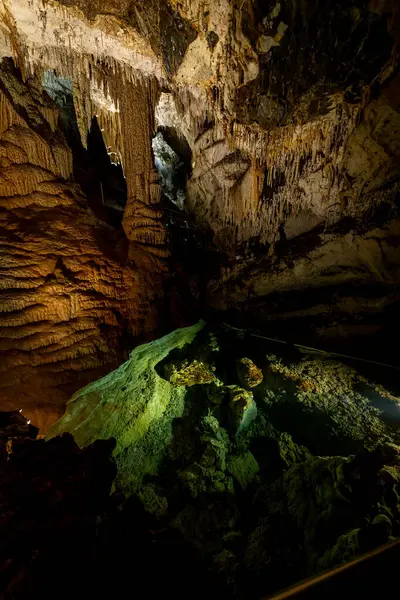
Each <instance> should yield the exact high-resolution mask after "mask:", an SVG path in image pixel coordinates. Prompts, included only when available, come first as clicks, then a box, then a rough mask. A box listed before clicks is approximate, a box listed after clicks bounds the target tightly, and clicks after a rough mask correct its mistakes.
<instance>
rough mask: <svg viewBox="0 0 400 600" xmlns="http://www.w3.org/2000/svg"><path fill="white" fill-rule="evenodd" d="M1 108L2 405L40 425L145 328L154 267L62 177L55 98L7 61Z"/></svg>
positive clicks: (150, 321) (64, 152) (151, 310)
mask: <svg viewBox="0 0 400 600" xmlns="http://www.w3.org/2000/svg"><path fill="white" fill-rule="evenodd" d="M0 110H1V129H0V152H1V165H0V202H1V216H0V219H1V234H0V235H1V243H0V252H1V264H0V269H1V316H0V328H1V333H0V338H1V339H0V349H1V353H2V361H1V384H0V397H1V406H2V407H3V408H8V409H20V408H23V409H24V414H25V415H26V416H27V417H28V418H31V419H32V420H33V421H34V422H35V423H36V424H37V425H38V426H40V427H42V428H46V427H47V426H48V424H49V423H51V422H52V421H54V420H55V419H56V418H57V417H58V416H59V415H60V413H61V412H62V410H63V406H64V404H65V402H66V400H67V399H68V398H69V396H70V395H71V393H72V392H73V391H74V390H75V389H77V387H80V386H82V385H84V384H85V383H87V382H88V381H91V380H93V379H95V378H96V377H98V376H99V375H100V374H101V373H104V371H105V370H110V369H112V368H115V367H116V366H117V365H118V364H119V363H120V362H121V360H123V358H124V356H125V357H126V351H127V348H126V340H127V339H129V336H132V337H135V336H138V335H141V334H143V333H144V332H151V331H152V330H153V329H154V328H155V326H156V322H157V321H156V319H157V315H156V312H155V304H154V302H155V301H156V296H157V294H158V295H161V292H162V290H161V288H160V287H157V286H158V283H157V277H158V273H157V271H158V272H160V270H161V271H162V269H163V266H162V264H161V262H160V259H159V258H158V257H157V261H158V265H159V269H157V268H156V265H155V261H154V260H151V263H150V264H151V268H150V267H149V266H144V264H143V261H142V262H140V260H139V258H140V257H141V256H142V255H144V254H145V253H144V252H143V251H141V252H140V253H139V251H135V252H133V254H134V258H132V247H133V245H140V244H141V243H142V242H141V241H138V238H139V235H138V236H136V239H135V241H134V242H132V243H131V245H129V244H127V243H126V242H125V241H124V239H123V238H122V237H121V236H120V235H119V234H118V232H116V231H115V230H114V229H113V228H112V227H110V226H108V225H107V224H106V223H104V222H102V221H100V220H99V219H98V218H96V217H95V215H94V214H93V212H92V211H91V210H90V209H89V207H88V205H87V200H86V198H85V197H84V195H83V194H82V191H81V190H80V188H79V186H78V185H76V184H75V183H73V181H72V177H71V176H72V153H71V149H70V148H69V147H68V146H67V143H66V141H65V138H64V136H63V135H62V133H61V131H60V129H59V128H58V124H59V121H58V116H59V111H58V109H57V107H55V106H54V105H53V104H52V103H51V101H50V99H49V98H48V96H47V95H46V94H44V93H43V91H42V90H41V86H40V85H39V83H38V81H37V80H36V79H35V78H33V77H31V78H30V79H29V80H28V81H26V82H25V83H24V82H23V81H22V80H21V79H20V77H19V74H18V72H17V71H16V69H15V68H14V67H13V65H12V64H11V62H9V61H3V63H2V69H1V74H0ZM131 218H132V217H131V216H130V217H127V218H126V222H128V221H129V219H131ZM135 218H137V220H139V217H135ZM130 227H131V228H132V226H131V225H130ZM149 235H150V234H149ZM130 238H132V235H130ZM149 247H150V248H152V246H151V242H150V243H149ZM136 257H138V258H137V261H136V262H134V260H136ZM127 336H128V337H127ZM124 345H125V347H124Z"/></svg>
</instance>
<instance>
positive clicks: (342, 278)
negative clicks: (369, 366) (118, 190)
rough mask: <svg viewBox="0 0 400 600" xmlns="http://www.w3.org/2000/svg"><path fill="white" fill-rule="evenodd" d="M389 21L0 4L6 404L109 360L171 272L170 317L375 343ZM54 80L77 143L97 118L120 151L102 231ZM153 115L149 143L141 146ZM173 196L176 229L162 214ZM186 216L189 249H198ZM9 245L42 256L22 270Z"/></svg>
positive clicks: (388, 170) (63, 386)
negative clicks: (116, 201) (122, 193)
mask: <svg viewBox="0 0 400 600" xmlns="http://www.w3.org/2000/svg"><path fill="white" fill-rule="evenodd" d="M399 18H400V17H399V10H398V7H397V3H396V2H394V1H393V0H373V1H372V0H371V2H368V1H367V0H357V1H355V2H353V3H352V4H351V5H349V4H348V3H347V2H339V3H337V2H333V1H329V2H324V3H323V5H322V3H321V2H319V0H307V1H306V2H303V3H298V2H296V1H295V0H285V1H284V2H274V1H272V0H271V1H270V2H259V1H258V0H245V1H243V0H215V1H213V2H200V1H198V0H195V1H192V0H191V1H185V0H168V1H164V0H149V1H148V2H146V3H138V2H134V1H128V0H118V1H117V2H115V1H113V2H111V1H108V0H107V1H106V2H96V1H93V0H59V1H56V0H51V1H50V0H46V1H42V0H32V1H30V2H28V3H27V2H25V1H23V0H2V1H1V4H0V57H1V58H3V61H2V63H1V68H0V71H1V74H0V80H1V93H2V100H1V102H2V104H1V107H2V141H1V143H2V156H4V158H3V159H2V167H1V169H2V171H1V190H0V193H1V195H2V198H3V200H2V202H3V213H2V214H3V219H5V221H4V223H5V224H4V228H5V235H4V240H5V242H4V244H5V245H4V252H5V253H6V254H7V257H6V259H5V260H6V261H11V263H12V269H14V271H13V270H12V269H11V267H10V266H9V265H8V266H6V269H7V277H5V278H4V282H5V283H3V284H2V286H3V289H4V290H5V292H4V294H5V300H4V303H3V306H4V309H3V314H6V315H7V319H5V317H2V318H3V321H4V325H3V324H2V325H1V332H0V340H1V347H2V348H4V352H5V361H4V363H3V364H4V372H6V373H7V376H5V377H4V383H3V384H2V385H3V389H6V390H7V391H6V392H4V394H3V398H4V401H3V402H5V401H7V402H11V401H12V402H13V404H12V406H14V400H12V398H11V393H10V390H11V389H14V390H16V389H18V392H17V396H18V398H19V400H18V402H19V404H18V406H17V407H15V408H20V407H21V406H22V404H21V401H22V400H23V399H24V398H25V400H24V402H25V404H26V405H27V406H28V404H29V403H30V400H29V398H31V399H32V401H33V398H36V399H37V397H38V396H40V403H41V404H42V405H43V404H50V403H51V404H53V405H54V406H55V405H58V406H61V405H62V404H63V402H64V401H65V400H66V398H67V397H68V396H69V394H70V393H71V392H73V391H74V390H75V389H76V388H78V387H79V386H80V385H81V384H82V383H86V382H87V381H89V380H90V379H94V378H95V377H96V376H97V375H98V374H99V373H100V371H104V370H109V369H110V368H111V367H114V366H116V364H117V363H118V362H120V360H121V358H122V356H123V355H124V352H126V351H127V349H128V348H127V346H131V344H130V343H126V341H125V340H122V339H121V335H122V332H123V331H126V332H128V334H129V336H136V335H140V334H143V333H149V332H151V331H153V330H154V329H155V328H156V313H158V315H159V316H160V318H161V320H162V321H163V323H164V325H165V329H167V328H168V326H169V321H168V309H167V308H166V307H165V306H164V312H163V311H161V310H160V307H159V304H158V299H160V298H161V296H162V293H163V290H162V287H163V282H164V280H165V278H167V277H168V276H172V281H173V283H172V284H171V285H170V290H172V291H170V292H169V296H168V297H169V305H170V306H169V308H170V310H171V312H172V313H174V322H177V321H179V320H180V321H181V322H184V321H185V314H184V313H185V310H187V306H188V305H192V304H194V303H195V304H196V309H198V308H199V307H200V311H201V312H204V311H205V310H209V311H211V312H216V311H217V312H218V313H219V312H223V313H224V315H225V316H226V315H227V314H228V315H229V317H230V318H238V319H240V320H241V321H246V323H247V324H248V323H251V324H254V323H256V324H257V325H259V326H260V325H262V326H263V327H268V329H269V331H270V333H271V335H275V336H278V337H279V336H280V335H282V336H285V337H292V338H293V339H295V340H301V341H302V340H306V341H308V342H313V343H315V344H318V343H322V344H325V345H327V344H329V343H332V344H334V343H335V344H337V345H338V346H339V347H341V346H343V343H344V341H346V345H347V344H350V343H352V340H353V339H354V340H359V339H361V340H362V341H361V346H362V344H363V340H364V339H366V336H372V335H374V336H375V338H374V339H375V343H374V344H372V343H371V345H370V346H371V350H370V351H371V353H372V354H374V355H375V358H376V348H378V347H386V348H388V347H389V344H390V341H391V340H393V339H394V337H395V335H397V333H398V332H397V330H396V331H394V328H393V327H390V328H388V327H387V326H386V325H385V323H386V322H387V321H391V320H392V319H393V318H394V315H396V314H397V311H398V305H399V292H398V285H399V276H398V272H399V269H398V266H399V262H400V257H399V252H398V236H399V217H398V199H399V178H400V167H399V160H400V154H399V143H398V138H399V133H400V111H399V107H400V104H399V98H400V93H399V90H400V79H399V75H398V64H399V41H400V38H399V30H400V28H399ZM11 60H13V61H14V63H15V65H16V66H15V67H11V65H10V61H11ZM52 78H53V83H50V84H49V81H50V82H51V81H52ZM57 78H58V79H57ZM55 79H56V80H58V81H60V80H61V79H62V80H63V81H66V82H69V83H68V85H70V89H71V94H72V100H71V109H70V115H72V113H74V115H73V118H74V119H76V130H77V131H79V133H80V140H79V144H80V145H81V146H82V148H80V150H79V152H81V153H82V152H84V147H85V146H86V145H87V137H88V132H90V131H91V126H92V120H93V118H94V117H96V119H97V123H98V126H99V128H100V131H101V132H102V135H103V138H104V143H105V146H106V149H107V152H108V153H109V155H110V156H111V157H112V158H113V161H114V162H116V163H118V164H119V165H122V168H123V172H124V176H125V187H126V190H127V191H126V203H125V205H124V206H123V207H120V208H119V210H120V216H119V222H120V223H121V227H120V228H118V227H117V228H116V229H114V230H113V231H111V230H110V229H109V228H107V227H106V226H105V224H104V223H102V222H99V214H98V213H96V214H97V217H98V218H97V220H96V219H95V218H94V216H93V214H92V213H91V211H90V210H89V209H88V205H89V206H90V208H91V209H93V206H92V205H91V202H92V200H90V198H89V196H90V195H91V194H92V195H95V194H94V192H93V190H91V189H90V186H87V187H89V189H85V190H84V192H85V194H86V196H87V197H88V200H87V201H85V198H84V195H85V194H83V195H82V190H80V189H79V188H78V187H77V186H76V185H74V182H73V179H74V180H75V183H79V181H78V176H77V169H76V167H77V165H78V162H79V161H78V159H77V150H76V148H75V149H74V148H72V146H71V143H70V140H68V143H66V141H65V139H63V133H65V135H66V131H65V129H66V127H65V118H64V126H63V128H62V127H61V126H60V124H59V121H58V111H57V110H56V108H55V106H54V104H52V103H51V102H50V101H49V99H48V98H47V97H46V98H45V97H43V94H42V90H41V89H40V88H41V85H40V84H41V83H42V84H43V85H44V87H45V88H46V89H47V90H48V91H49V92H50V93H51V86H52V85H54V80H55ZM46 81H47V84H46ZM49 86H50V87H49ZM51 95H52V94H51ZM52 96H53V95H52ZM61 112H62V111H61ZM64 116H65V115H64ZM71 119H72V116H71ZM67 121H68V115H67ZM3 122H4V127H3ZM10 128H11V130H12V131H10ZM17 130H18V134H17V133H16V131H17ZM156 131H158V135H159V136H160V135H161V136H163V140H164V141H161V142H160V141H159V142H158V144H155V146H154V149H152V137H153V136H154V135H155V133H156ZM20 134H21V135H20ZM15 137H17V139H15ZM66 137H68V136H66ZM11 138H12V139H11ZM28 138H29V142H28V141H27V140H28ZM158 139H159V138H158ZM164 142H165V143H168V144H169V146H170V147H171V149H172V150H173V151H174V152H175V156H177V157H178V158H177V160H176V161H175V164H174V167H173V168H174V169H177V165H178V162H179V160H180V161H181V163H180V164H181V165H183V170H181V171H179V172H180V173H182V172H183V171H184V170H186V173H185V176H184V177H182V181H181V182H180V185H179V186H177V192H176V194H177V198H176V203H175V204H176V206H174V205H173V204H172V205H171V206H172V208H171V206H170V207H169V209H168V210H170V209H171V210H172V212H168V211H167V212H166V213H165V214H163V211H162V208H161V206H162V203H160V201H164V200H165V197H163V194H162V189H161V187H160V185H159V183H160V181H159V175H158V173H157V170H156V168H155V167H156V165H157V164H158V163H157V160H154V155H153V154H154V153H157V152H158V153H162V152H163V150H162V148H163V143H164ZM10 144H12V146H10ZM79 144H78V145H79ZM68 146H69V147H68ZM22 151H23V152H24V153H25V154H24V158H22V155H21V152H22ZM25 155H27V158H25ZM171 156H172V154H170V157H171ZM156 159H157V157H156ZM166 160H171V158H169V159H168V152H167V153H166ZM174 160H175V158H174ZM72 163H73V164H72ZM163 164H164V168H165V163H163ZM73 166H74V169H73V168H72V167H73ZM78 166H79V165H78ZM171 168H172V167H171ZM38 169H40V173H41V175H40V177H39V174H38V172H39V171H38ZM21 171H23V172H24V174H25V176H22V175H21ZM28 173H29V184H28V183H27V176H28ZM72 174H73V176H74V177H72ZM163 177H164V180H165V177H166V175H165V172H164V173H161V182H162V180H163ZM166 179H168V177H167V178H166ZM168 181H169V184H170V181H171V180H168ZM34 182H37V183H34ZM43 186H45V187H43ZM60 186H61V187H60ZM81 187H82V189H83V188H84V186H82V185H81ZM45 188H46V189H45ZM61 188H62V192H61V191H60V190H61ZM178 188H179V189H178ZM56 190H57V191H56ZM101 190H102V188H101ZM183 190H184V191H183ZM178 192H179V194H178ZM44 194H46V196H45V197H46V200H45V199H44ZM97 195H98V196H99V198H98V199H99V201H100V202H101V198H100V192H97ZM173 195H174V191H173V188H172V189H171V187H169V189H168V194H166V196H168V198H169V199H171V198H172V199H173ZM22 197H23V199H21V198H22ZM89 200H90V201H89ZM85 202H86V204H85ZM15 203H18V206H16V204H15ZM20 203H22V204H20ZM67 206H68V208H67ZM177 207H178V208H177ZM102 210H104V209H102ZM24 211H25V214H24ZM27 211H28V212H27ZM43 211H45V214H42V213H43ZM49 211H50V212H49ZM173 211H176V213H177V216H174V217H173V218H174V219H175V222H176V221H178V223H179V224H180V225H179V227H178V230H179V236H180V238H182V240H181V243H180V244H176V243H175V242H174V235H175V234H174V232H176V229H174V228H173V227H172V226H171V229H170V231H171V234H170V235H169V236H167V233H166V230H165V228H164V224H165V223H167V224H169V225H172V220H173V218H172V217H170V216H169V215H171V214H172V213H173ZM176 213H174V215H175V214H176ZM27 214H29V222H30V223H31V225H32V229H31V228H30V227H28V223H27V220H28V218H27V216H26V215H27ZM39 215H41V216H39ZM78 215H79V216H78ZM42 217H46V227H45V228H44V227H43V223H44V222H45V221H44V220H43V219H42ZM103 220H104V219H103ZM26 227H28V232H29V233H28V232H26V231H25V228H26ZM15 228H16V230H15ZM21 228H22V229H23V231H24V240H22V237H21ZM60 228H61V229H62V231H63V234H62V235H61V236H60V235H58V239H57V245H61V246H62V248H57V249H56V251H54V242H53V239H54V236H55V235H56V234H55V231H57V232H59V231H60V230H61V229H60ZM190 229H192V230H193V231H194V232H195V233H194V235H195V236H197V238H196V244H197V246H198V245H200V246H201V245H202V243H204V246H206V251H205V252H204V251H203V254H201V252H200V255H199V258H197V259H195V258H194V257H193V258H192V249H193V247H194V246H196V244H194V245H192V246H189V242H190V240H188V238H189V237H190V235H191V234H190ZM11 232H12V233H11ZM188 232H189V233H188ZM18 235H19V238H18V239H19V241H18V240H17V237H18ZM13 236H14V237H13ZM49 237H50V238H51V242H49V239H48V238H49ZM11 238H12V239H11ZM33 238H34V240H33ZM60 238H61V239H60ZM198 239H200V240H202V241H200V242H199V243H198ZM179 241H180V240H179ZM16 244H17V245H18V244H20V246H18V251H17V249H16V247H17V246H16ZM32 244H34V247H33V246H32ZM174 244H175V245H174ZM42 246H43V248H41V247H42ZM50 246H51V249H50ZM44 247H46V248H49V249H46V250H45V249H44ZM10 248H11V249H12V248H15V250H14V251H13V252H14V253H15V256H14V255H13V254H12V252H11V253H10ZM76 248H79V252H78V253H77V252H76ZM176 248H178V250H176ZM171 249H172V253H173V261H174V262H173V263H170V267H171V268H170V272H168V260H167V259H168V255H169V252H170V251H171ZM210 249H211V250H212V252H213V254H212V255H210V254H209V250H210ZM203 250H204V249H203ZM196 252H197V250H196ZM26 253H28V254H29V257H30V258H29V260H30V259H31V258H32V256H33V255H34V254H35V253H36V254H37V255H39V254H40V256H41V258H40V260H35V261H34V262H35V266H33V265H32V264H31V263H29V270H27V265H28V263H26V259H23V258H22V255H25V254H26ZM32 253H33V254H32ZM210 256H211V258H210ZM42 257H44V258H42ZM214 259H215V260H214ZM182 261H186V267H185V269H186V270H184V273H183V276H182V270H181V267H182V264H181V263H182ZM82 263H84V265H83V264H82ZM194 263H198V265H200V267H198V266H197V265H195V264H194ZM5 264H7V263H5ZM201 265H202V266H201ZM219 267H220V268H219ZM196 269H198V270H202V271H201V276H199V273H198V272H197V271H196ZM15 270H17V271H18V274H16V271H15ZM174 271H175V273H174ZM49 273H51V274H52V275H49ZM179 274H181V281H180V282H178V283H176V280H177V279H179ZM49 277H50V278H55V280H56V281H57V285H56V287H55V283H54V281H53V280H51V282H50V281H49ZM12 278H14V279H12ZM46 278H47V279H46ZM57 278H58V279H57ZM11 279H12V280H11ZM22 280H23V282H24V283H23V285H24V287H23V288H22V283H21V281H22ZM45 280H46V282H47V283H44V281H45ZM61 280H62V281H61ZM28 284H29V287H28ZM43 286H44V288H43ZM46 286H47V287H46ZM182 288H185V291H184V293H182V292H181V290H182ZM22 289H23V290H24V291H23V292H22ZM26 290H29V295H28V293H27V292H26ZM47 290H49V291H47ZM46 294H48V297H47V296H46ZM55 298H57V302H56V300H55ZM183 298H184V299H183ZM27 303H28V304H29V307H30V308H29V309H28V308H27V306H28V304H27ZM185 305H186V306H185ZM15 307H16V308H15ZM21 307H22V308H21ZM10 311H12V313H11V312H10ZM16 311H22V312H23V314H24V318H23V327H24V328H25V329H24V333H23V334H22V333H21V332H19V330H18V328H17V327H15V326H14V323H18V327H22V325H20V317H21V315H20V314H19V313H18V312H16ZM189 312H190V311H189ZM192 316H193V315H190V318H192ZM225 316H223V317H222V318H225ZM10 318H11V321H9V319H10ZM4 319H5V320H4ZM13 319H14V321H13ZM9 323H10V324H9ZM54 324H56V326H55V325H54ZM11 326H12V327H11ZM27 328H28V333H29V339H28V336H27ZM11 332H12V333H11ZM61 338H62V341H61ZM368 339H371V340H372V337H371V338H368ZM10 340H12V341H10ZM357 343H358V351H359V350H360V343H359V342H357ZM389 358H390V357H385V360H387V362H393V361H390V360H389ZM46 365H47V366H46ZM48 365H51V367H50V366H48ZM75 374H76V375H75ZM16 385H17V386H18V388H16V387H15V386H16ZM39 390H40V392H39ZM50 390H51V392H50ZM50 398H52V399H50ZM53 398H54V399H53ZM35 403H36V404H37V400H35ZM31 404H32V403H31ZM20 405H21V406H20ZM4 406H11V405H4ZM32 414H33V413H32ZM51 418H52V417H51V416H49V419H50V420H51ZM37 419H38V417H36V420H37ZM43 419H44V420H46V419H45V418H44V417H43Z"/></svg>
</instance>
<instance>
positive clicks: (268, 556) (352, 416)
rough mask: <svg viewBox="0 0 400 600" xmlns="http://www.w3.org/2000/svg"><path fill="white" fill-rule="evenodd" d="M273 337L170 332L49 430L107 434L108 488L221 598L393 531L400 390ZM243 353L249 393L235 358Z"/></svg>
mask: <svg viewBox="0 0 400 600" xmlns="http://www.w3.org/2000/svg"><path fill="white" fill-rule="evenodd" d="M276 347H277V348H278V351H277V350H276ZM280 348H282V347H280V346H279V345H275V349H274V350H275V352H274V353H272V352H271V343H270V342H268V341H265V340H260V339H258V340H257V343H255V339H254V338H252V337H251V336H245V337H243V335H238V334H236V333H232V330H226V329H223V328H220V329H217V330H216V329H210V328H209V327H204V324H202V323H199V324H198V325H195V326H193V327H190V328H185V329H180V330H177V331H174V332H172V333H170V334H169V335H167V336H165V337H164V338H161V339H159V340H157V341H154V342H151V343H149V344H146V345H142V346H140V347H138V348H136V349H135V350H134V351H133V352H132V354H131V356H130V359H129V361H127V362H126V363H125V364H123V365H122V366H121V367H120V368H119V369H118V370H116V371H114V372H113V373H110V374H109V375H107V376H106V377H105V378H103V379H101V380H99V381H97V382H95V383H93V384H90V385H88V386H87V387H86V388H84V389H83V390H80V391H79V392H77V393H76V394H75V395H74V396H73V397H72V398H71V400H70V401H69V403H68V404H67V410H66V413H65V415H64V416H63V417H62V418H61V419H60V420H59V421H58V422H57V423H56V424H55V425H54V426H53V427H52V429H51V430H50V433H49V437H51V438H53V437H54V436H58V435H60V434H63V433H65V432H68V433H71V434H72V435H73V437H74V439H75V441H76V442H77V444H78V445H79V446H80V447H81V448H86V447H87V446H89V445H90V444H92V443H93V442H94V441H95V440H98V439H102V440H111V439H114V440H115V450H114V453H113V455H114V458H115V461H116V466H117V470H118V474H117V477H116V478H115V480H114V490H115V492H116V493H118V492H122V493H123V495H124V496H125V497H127V498H130V501H131V502H132V501H134V506H135V507H136V508H135V510H136V511H137V512H138V511H139V514H140V510H142V511H144V512H145V514H147V518H148V519H149V520H150V523H151V529H152V530H155V531H164V532H170V535H173V534H172V532H174V531H175V532H178V533H179V534H180V536H182V538H183V540H184V542H185V544H186V545H187V548H188V551H190V550H191V551H193V552H194V551H195V552H197V559H196V560H197V561H198V563H199V564H202V565H203V567H204V568H205V569H207V570H208V571H209V572H211V573H212V576H213V577H214V578H215V580H216V582H217V583H218V585H220V586H221V592H220V593H221V594H222V595H223V596H229V597H233V598H244V597H247V598H253V597H254V598H259V597H261V596H262V595H265V594H270V593H273V592H274V591H276V590H277V589H281V588H284V587H286V586H287V585H289V584H290V583H291V582H295V581H298V580H302V579H304V578H305V577H306V576H308V575H311V574H314V573H317V572H319V571H320V570H322V569H325V568H330V567H333V566H335V565H340V564H342V563H343V562H345V561H347V560H349V559H351V558H354V557H355V556H357V555H359V554H360V553H363V552H366V551H367V550H370V549H372V548H375V547H376V546H379V545H380V544H382V543H385V542H386V541H388V540H389V539H391V538H392V537H395V538H397V537H399V535H400V510H399V504H398V498H399V496H398V493H399V482H400V446H399V442H400V438H399V423H400V399H399V398H398V397H397V396H395V395H393V394H392V393H390V392H389V391H388V390H387V389H385V388H384V387H382V386H381V385H380V384H379V383H377V382H376V380H374V379H367V378H366V377H365V376H364V375H363V374H361V373H360V372H358V371H357V370H355V369H354V368H352V367H350V366H349V365H346V364H343V363H340V362H338V361H335V360H332V359H329V358H327V357H322V358H321V357H316V356H315V355H312V354H310V355H304V354H303V355H302V354H300V353H297V354H296V353H295V352H293V350H289V351H288V350H287V349H284V350H283V352H282V351H281V349H280ZM243 353H246V357H244V356H243ZM249 356H250V357H251V358H248V357H249ZM243 361H244V362H243ZM250 363H251V365H252V367H253V371H255V369H257V376H258V380H257V385H255V386H253V388H252V392H248V391H246V390H245V389H243V388H241V387H240V385H239V383H240V372H238V371H237V369H236V365H237V364H247V365H249V364H250ZM188 365H190V369H189V368H188ZM206 370H208V373H213V374H214V380H213V381H210V378H204V377H203V375H204V372H205V371H206ZM171 373H172V374H173V377H172V378H171V377H170V375H171ZM179 374H180V377H178V375H179ZM259 374H261V375H262V377H260V376H259ZM196 375H197V381H196V383H195V385H193V383H194V379H196V377H195V376H196ZM238 407H239V408H238ZM56 439H58V438H57V437H56V438H55V439H51V441H53V442H54V441H55V440H56ZM127 506H129V502H128V504H127ZM162 560H164V559H162ZM178 589H179V584H178Z"/></svg>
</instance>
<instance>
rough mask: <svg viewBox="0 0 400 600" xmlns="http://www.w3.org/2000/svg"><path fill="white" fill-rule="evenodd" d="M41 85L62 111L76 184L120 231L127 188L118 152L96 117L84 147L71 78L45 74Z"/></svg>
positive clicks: (62, 121) (97, 213)
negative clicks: (104, 133)
mask: <svg viewBox="0 0 400 600" xmlns="http://www.w3.org/2000/svg"><path fill="white" fill-rule="evenodd" d="M42 86H43V88H44V90H45V91H46V92H47V93H48V95H49V96H50V97H51V98H52V100H53V101H54V102H55V104H56V105H57V106H58V108H59V110H60V126H61V129H62V131H63V133H64V135H65V137H66V140H67V142H68V145H69V146H70V148H71V150H72V157H73V171H74V179H75V181H76V182H77V183H78V184H79V185H80V187H81V188H82V191H83V192H84V194H85V196H86V197H87V200H88V204H89V206H90V208H91V209H92V210H93V212H94V213H95V214H96V216H97V217H98V218H99V219H101V220H102V221H104V222H105V223H107V224H108V225H110V226H111V227H113V228H115V229H119V227H120V226H121V222H122V216H123V212H124V209H125V205H126V201H127V185H126V179H125V176H124V172H123V168H122V164H121V162H120V161H119V159H118V155H117V153H116V152H112V149H111V148H109V147H107V146H106V144H105V141H104V137H103V130H102V129H101V127H100V124H99V122H98V119H97V116H96V115H94V116H93V118H92V121H91V125H90V129H89V132H88V136H87V140H86V142H87V143H86V148H85V146H84V145H83V143H82V139H81V134H80V131H79V127H78V120H77V116H76V112H75V106H74V99H73V89H72V81H71V80H70V79H67V78H64V77H60V76H59V75H57V73H56V72H55V71H46V72H45V73H44V75H43V79H42Z"/></svg>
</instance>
